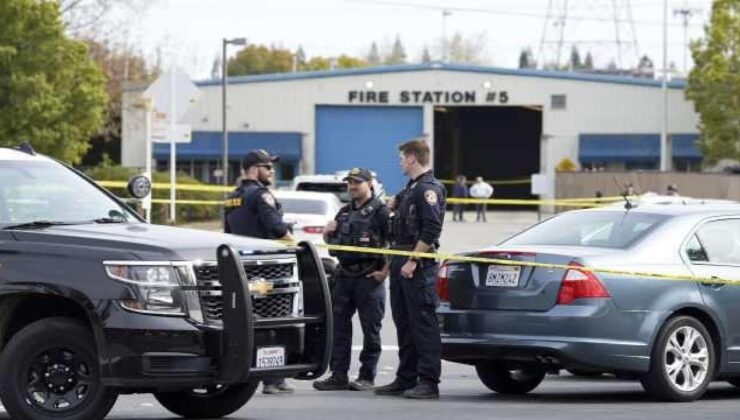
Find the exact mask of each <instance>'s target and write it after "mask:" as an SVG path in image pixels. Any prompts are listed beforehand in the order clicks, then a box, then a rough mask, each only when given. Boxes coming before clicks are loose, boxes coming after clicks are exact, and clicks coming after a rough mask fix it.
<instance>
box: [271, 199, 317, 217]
mask: <svg viewBox="0 0 740 420" xmlns="http://www.w3.org/2000/svg"><path fill="white" fill-rule="evenodd" d="M280 205H281V206H282V209H283V211H284V212H285V213H298V214H326V212H327V210H328V205H327V204H326V201H320V200H300V199H296V198H281V199H280Z"/></svg>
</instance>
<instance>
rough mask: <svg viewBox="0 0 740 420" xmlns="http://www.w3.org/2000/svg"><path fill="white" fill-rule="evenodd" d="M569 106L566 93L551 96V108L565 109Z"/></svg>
mask: <svg viewBox="0 0 740 420" xmlns="http://www.w3.org/2000/svg"><path fill="white" fill-rule="evenodd" d="M566 106H567V97H566V96H565V95H552V96H550V109H565V108H566Z"/></svg>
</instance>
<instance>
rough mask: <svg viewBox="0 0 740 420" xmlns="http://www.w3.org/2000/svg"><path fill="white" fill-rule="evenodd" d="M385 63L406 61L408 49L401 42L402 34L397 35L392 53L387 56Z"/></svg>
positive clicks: (402, 62)
mask: <svg viewBox="0 0 740 420" xmlns="http://www.w3.org/2000/svg"><path fill="white" fill-rule="evenodd" d="M384 61H385V64H388V65H394V64H404V63H406V49H405V48H404V47H403V44H402V43H401V36H400V35H396V41H395V42H394V43H393V47H392V48H391V51H390V53H389V54H388V55H387V56H386V57H385V60H384Z"/></svg>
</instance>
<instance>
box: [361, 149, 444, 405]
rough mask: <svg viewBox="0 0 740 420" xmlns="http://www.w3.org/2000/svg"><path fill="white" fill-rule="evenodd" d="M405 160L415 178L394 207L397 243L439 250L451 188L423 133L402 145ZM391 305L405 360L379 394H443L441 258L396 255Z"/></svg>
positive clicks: (407, 172)
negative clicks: (432, 165)
mask: <svg viewBox="0 0 740 420" xmlns="http://www.w3.org/2000/svg"><path fill="white" fill-rule="evenodd" d="M398 150H399V152H400V153H399V155H400V165H401V169H403V173H404V175H406V176H407V177H408V178H409V181H408V183H407V184H406V187H405V188H404V189H403V190H402V191H401V192H400V193H399V194H398V195H397V196H396V198H395V200H394V201H393V203H391V206H390V207H391V209H392V210H394V212H395V213H394V214H393V216H392V222H391V226H392V229H391V237H392V247H393V248H395V249H400V250H405V251H415V252H433V251H434V250H435V249H436V248H438V247H439V236H440V233H441V232H442V223H443V221H444V210H445V198H446V197H445V188H444V186H443V185H442V184H441V183H440V182H439V181H438V180H437V179H435V178H434V175H433V174H432V171H431V170H430V169H429V156H430V151H429V146H428V145H427V143H426V141H424V140H423V139H416V140H411V141H408V142H406V143H403V144H401V145H400V146H399V147H398ZM390 275H391V283H390V291H391V310H392V312H393V322H394V323H395V324H396V330H397V334H398V345H399V351H398V356H399V364H398V370H397V371H396V379H395V380H394V381H393V382H392V383H390V384H388V385H385V386H381V387H378V388H375V393H376V394H379V395H403V396H404V397H406V398H414V399H431V398H439V389H438V383H439V376H440V370H441V348H442V344H441V341H440V335H439V324H438V323H437V317H436V314H435V311H436V307H437V303H438V300H437V295H436V293H435V281H436V276H437V264H436V262H435V261H434V260H431V259H417V258H408V257H401V256H394V257H393V258H392V259H391V267H390Z"/></svg>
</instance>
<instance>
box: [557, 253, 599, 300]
mask: <svg viewBox="0 0 740 420" xmlns="http://www.w3.org/2000/svg"><path fill="white" fill-rule="evenodd" d="M568 265H570V266H578V267H583V265H581V264H578V263H577V262H571V263H570V264H568ZM608 297H609V293H608V292H607V291H606V289H605V288H604V286H603V285H602V284H601V282H600V281H599V278H598V277H596V275H595V274H594V273H593V272H591V271H586V270H579V269H577V268H570V269H568V270H567V271H566V272H565V275H563V280H562V282H561V283H560V292H559V293H558V300H557V303H558V305H568V304H569V303H571V302H573V301H574V300H576V299H586V298H589V299H592V298H608Z"/></svg>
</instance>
